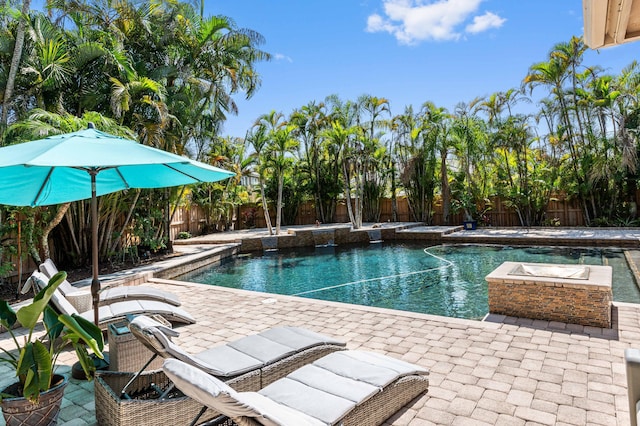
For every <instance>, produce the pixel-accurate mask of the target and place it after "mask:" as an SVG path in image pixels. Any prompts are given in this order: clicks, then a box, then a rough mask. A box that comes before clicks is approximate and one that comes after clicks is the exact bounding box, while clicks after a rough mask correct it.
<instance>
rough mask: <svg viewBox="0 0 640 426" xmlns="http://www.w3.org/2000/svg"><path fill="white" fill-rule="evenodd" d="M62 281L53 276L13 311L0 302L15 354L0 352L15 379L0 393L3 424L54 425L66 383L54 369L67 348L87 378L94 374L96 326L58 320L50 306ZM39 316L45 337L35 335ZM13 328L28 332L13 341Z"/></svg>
mask: <svg viewBox="0 0 640 426" xmlns="http://www.w3.org/2000/svg"><path fill="white" fill-rule="evenodd" d="M66 277H67V274H66V272H58V273H57V274H55V275H54V276H53V277H51V279H50V280H49V283H48V284H47V285H46V287H45V288H43V289H42V290H41V291H40V292H38V294H37V295H36V296H35V297H34V298H33V301H32V302H31V303H30V304H28V305H25V306H22V307H21V308H20V309H18V311H14V310H13V308H12V307H11V306H9V304H8V303H7V301H6V300H0V325H2V326H3V327H4V328H5V329H7V331H8V333H9V334H10V335H11V338H12V339H13V341H14V343H15V345H16V349H17V351H16V350H12V351H9V350H6V349H2V352H3V354H0V361H1V362H4V363H7V364H9V365H10V366H11V367H12V368H13V370H15V375H16V377H17V379H18V380H17V382H15V383H14V384H12V385H10V386H8V387H7V388H5V389H3V390H2V391H1V393H0V399H1V402H0V406H1V407H2V412H3V415H4V417H5V421H6V424H7V425H22V424H24V425H29V426H36V425H48V424H55V419H56V418H57V416H58V412H59V410H60V403H61V402H62V394H63V393H64V388H65V387H66V385H67V382H68V379H67V377H65V376H63V375H59V374H55V371H54V366H55V363H56V360H57V359H58V356H59V355H60V353H61V352H62V350H63V349H64V348H66V347H67V346H68V345H71V346H72V347H73V348H74V349H75V352H76V354H77V356H78V359H79V361H80V364H81V365H82V369H83V370H84V372H85V374H86V375H87V377H91V374H92V373H93V372H94V370H95V367H94V364H93V360H92V359H91V357H90V355H89V352H88V348H90V349H91V350H92V351H93V353H94V354H95V355H96V356H97V357H99V358H103V354H102V350H103V348H104V342H103V339H102V332H101V331H100V328H99V327H98V326H96V325H95V324H93V323H92V322H91V321H88V320H86V319H84V318H82V317H80V316H77V315H75V314H74V315H62V314H60V315H59V314H58V313H56V312H55V311H54V310H53V308H51V307H50V306H49V300H50V299H51V297H52V296H53V294H54V291H55V289H56V288H57V287H58V286H59V285H60V284H61V283H62V282H63V281H64V280H65V279H66ZM31 279H35V277H33V278H31ZM41 317H42V323H43V325H44V331H45V333H44V335H41V336H40V333H37V332H36V325H37V324H38V321H39V319H40V318H41ZM16 323H19V324H20V325H21V327H23V328H25V329H26V330H27V333H26V334H25V335H24V336H22V334H23V333H20V336H16V334H15V331H14V326H15V325H16ZM38 336H40V337H38ZM56 404H57V407H56Z"/></svg>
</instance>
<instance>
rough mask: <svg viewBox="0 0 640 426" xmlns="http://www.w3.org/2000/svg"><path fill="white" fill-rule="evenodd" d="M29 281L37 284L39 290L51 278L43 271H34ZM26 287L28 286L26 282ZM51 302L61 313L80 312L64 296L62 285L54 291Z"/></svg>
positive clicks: (31, 283) (34, 284)
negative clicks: (61, 289)
mask: <svg viewBox="0 0 640 426" xmlns="http://www.w3.org/2000/svg"><path fill="white" fill-rule="evenodd" d="M27 281H30V285H33V286H35V288H36V289H37V291H40V290H42V289H43V288H45V287H46V286H47V284H48V283H49V278H48V277H47V276H46V275H45V274H43V273H42V272H38V271H34V272H33V274H31V276H30V277H29V279H28V280H27ZM25 287H27V284H26V283H25ZM51 302H52V303H53V306H55V307H56V309H57V310H58V311H59V312H60V313H61V314H67V315H72V314H79V312H78V311H77V309H76V308H74V307H73V305H72V304H71V303H69V301H68V300H67V299H66V298H65V297H64V295H63V294H62V292H61V291H60V287H58V288H57V289H56V290H55V291H54V292H53V295H52V296H51Z"/></svg>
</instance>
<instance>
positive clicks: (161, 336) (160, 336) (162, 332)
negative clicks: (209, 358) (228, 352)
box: [129, 315, 225, 376]
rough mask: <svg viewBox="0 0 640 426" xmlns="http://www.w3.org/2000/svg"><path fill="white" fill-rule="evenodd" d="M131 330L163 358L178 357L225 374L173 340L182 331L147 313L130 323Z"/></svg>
mask: <svg viewBox="0 0 640 426" xmlns="http://www.w3.org/2000/svg"><path fill="white" fill-rule="evenodd" d="M129 330H130V331H131V333H132V334H133V335H134V336H135V337H137V338H138V340H140V342H142V344H144V345H145V346H146V347H147V348H148V349H149V350H151V351H152V352H154V353H156V354H158V355H159V356H161V357H162V358H165V359H170V358H176V359H179V360H182V361H184V362H186V363H188V364H190V365H193V366H195V367H197V368H199V369H201V370H204V371H206V372H207V373H209V374H215V375H218V376H221V375H225V373H224V372H222V371H219V370H216V369H213V368H211V366H210V365H207V364H203V363H202V362H200V361H199V360H198V359H197V358H195V357H193V356H192V355H191V354H189V353H188V352H186V351H184V350H183V349H182V348H181V347H180V346H178V345H176V344H175V343H174V342H172V341H171V337H178V336H179V335H180V333H178V332H177V331H175V330H174V329H172V328H168V327H165V326H164V325H163V324H161V323H159V322H158V321H155V320H154V319H153V318H149V317H148V316H146V315H138V316H137V317H135V318H134V319H133V320H132V321H131V322H130V323H129Z"/></svg>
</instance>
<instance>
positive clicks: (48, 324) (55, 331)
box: [42, 305, 64, 342]
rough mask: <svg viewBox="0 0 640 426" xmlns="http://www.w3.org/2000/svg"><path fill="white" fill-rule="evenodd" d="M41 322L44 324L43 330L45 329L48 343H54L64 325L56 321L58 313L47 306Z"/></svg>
mask: <svg viewBox="0 0 640 426" xmlns="http://www.w3.org/2000/svg"><path fill="white" fill-rule="evenodd" d="M42 320H43V322H44V324H45V328H46V329H47V334H48V337H49V341H50V342H53V341H55V340H56V339H57V338H58V337H60V335H61V334H62V331H63V330H64V324H63V323H62V322H60V320H59V319H58V313H57V312H56V311H54V310H53V308H52V307H51V306H49V305H47V306H46V307H45V309H44V316H43V319H42Z"/></svg>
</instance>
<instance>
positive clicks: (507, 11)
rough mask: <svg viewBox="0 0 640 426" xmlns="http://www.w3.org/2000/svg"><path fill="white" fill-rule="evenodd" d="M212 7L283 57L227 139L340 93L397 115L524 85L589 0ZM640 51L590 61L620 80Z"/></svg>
mask: <svg viewBox="0 0 640 426" xmlns="http://www.w3.org/2000/svg"><path fill="white" fill-rule="evenodd" d="M205 1H206V3H205V7H206V10H205V14H206V15H225V16H229V17H231V18H232V19H233V20H234V21H235V22H236V24H237V25H238V26H239V27H243V28H249V29H252V30H255V31H258V32H259V33H261V34H262V35H263V36H264V37H265V39H266V43H265V44H264V45H263V46H262V49H263V50H265V51H267V52H269V53H270V54H272V55H273V56H274V58H273V60H271V61H270V62H263V63H259V64H258V65H257V67H256V68H257V70H258V72H259V73H260V74H261V76H262V87H261V88H260V89H259V91H258V92H257V93H256V94H255V95H254V96H253V97H252V98H251V99H249V100H247V101H245V100H244V97H243V96H236V101H237V103H238V107H239V110H240V111H239V114H238V116H229V118H228V120H227V122H226V123H225V126H224V130H223V132H222V133H223V135H231V136H240V137H244V135H245V133H246V131H247V130H248V129H249V128H250V127H251V125H252V123H253V122H254V121H255V119H256V118H257V117H259V116H260V115H261V114H265V113H268V112H270V111H271V110H276V111H278V112H282V113H284V114H285V115H288V114H289V113H291V111H293V110H294V109H295V108H299V107H301V106H303V105H306V104H307V103H309V102H311V101H317V102H319V101H322V100H324V98H325V97H326V96H328V95H331V94H337V95H338V96H339V97H340V98H341V99H343V100H356V99H357V98H358V96H360V95H363V94H367V95H372V96H377V97H381V98H386V99H388V100H389V102H390V106H391V113H392V114H393V115H397V114H401V113H402V112H403V111H404V108H405V106H406V105H413V106H414V109H415V110H418V109H419V108H420V107H421V105H422V104H423V103H424V102H425V101H432V102H434V103H435V104H436V105H438V106H442V107H445V108H448V109H449V110H453V108H454V107H455V105H456V104H457V103H459V102H469V101H471V100H473V99H474V98H475V97H478V96H480V97H482V96H487V95H490V94H491V93H494V92H498V91H505V90H508V89H510V88H517V87H519V86H520V82H521V81H522V79H523V78H524V76H525V75H526V74H527V70H528V68H529V67H530V66H531V65H532V64H534V63H536V62H541V61H544V60H546V58H547V55H548V53H549V51H550V50H551V49H552V47H553V46H554V44H556V43H558V42H563V41H568V40H569V39H570V38H571V36H572V35H578V36H582V33H583V21H582V0H537V1H522V0H439V1H435V0H271V1H265V0H242V1H239V0H205ZM639 48H640V42H639V43H631V44H628V45H623V46H618V47H613V48H607V49H601V50H600V51H588V52H587V54H586V56H585V60H584V65H589V66H592V65H600V66H601V67H603V68H604V69H605V70H606V71H607V72H609V73H614V74H615V73H618V72H619V71H620V70H621V69H622V68H623V67H625V66H627V65H628V64H630V63H631V61H632V60H633V59H634V58H635V57H637V56H638V55H637V52H638V49H639ZM537 90H541V89H537ZM538 93H542V92H538ZM535 95H536V91H534V96H535Z"/></svg>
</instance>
